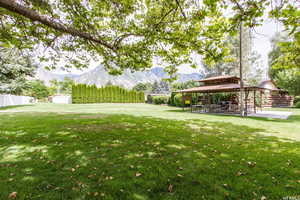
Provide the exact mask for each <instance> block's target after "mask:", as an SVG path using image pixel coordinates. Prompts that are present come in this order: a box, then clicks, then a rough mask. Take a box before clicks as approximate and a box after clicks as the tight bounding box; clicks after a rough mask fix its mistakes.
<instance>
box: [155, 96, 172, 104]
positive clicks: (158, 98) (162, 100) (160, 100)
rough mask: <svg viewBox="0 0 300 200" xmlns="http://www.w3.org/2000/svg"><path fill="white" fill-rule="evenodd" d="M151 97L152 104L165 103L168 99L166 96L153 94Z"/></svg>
mask: <svg viewBox="0 0 300 200" xmlns="http://www.w3.org/2000/svg"><path fill="white" fill-rule="evenodd" d="M152 99H153V103H154V104H167V103H168V101H169V97H168V96H154V97H152Z"/></svg>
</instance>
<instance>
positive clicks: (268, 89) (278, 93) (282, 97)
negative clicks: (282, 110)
mask: <svg viewBox="0 0 300 200" xmlns="http://www.w3.org/2000/svg"><path fill="white" fill-rule="evenodd" d="M258 87H260V88H264V89H265V90H264V93H263V101H262V106H263V107H290V106H293V97H292V96H290V95H289V94H288V92H287V91H285V90H282V89H280V88H278V87H277V86H276V84H275V83H274V81H272V80H266V81H263V82H261V83H260V84H259V85H258Z"/></svg>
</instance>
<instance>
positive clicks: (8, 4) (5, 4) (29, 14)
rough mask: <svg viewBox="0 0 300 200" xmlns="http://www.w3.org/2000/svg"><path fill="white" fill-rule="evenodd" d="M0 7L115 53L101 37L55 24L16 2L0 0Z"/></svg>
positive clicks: (53, 21)
mask: <svg viewBox="0 0 300 200" xmlns="http://www.w3.org/2000/svg"><path fill="white" fill-rule="evenodd" d="M0 7H2V8H5V9H7V10H9V11H11V12H14V13H17V14H19V15H22V16H23V17H25V18H28V19H30V20H32V21H38V22H40V23H41V24H44V25H45V26H48V27H50V28H53V29H55V30H56V31H59V32H62V33H68V34H70V35H72V36H75V37H80V38H82V39H85V40H88V41H92V42H95V43H98V44H100V45H102V46H104V47H106V48H108V49H111V50H113V51H115V50H116V49H115V47H114V46H112V45H111V44H109V43H107V42H106V41H105V40H104V39H103V38H101V37H94V36H92V35H90V34H89V33H86V32H82V31H80V30H77V29H75V28H73V27H70V26H67V25H65V24H62V23H58V22H55V20H54V19H52V18H50V17H47V16H44V15H41V14H40V13H38V12H36V11H34V10H32V9H30V8H27V7H25V6H23V5H20V4H18V3H17V2H16V0H0Z"/></svg>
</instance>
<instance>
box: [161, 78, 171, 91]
mask: <svg viewBox="0 0 300 200" xmlns="http://www.w3.org/2000/svg"><path fill="white" fill-rule="evenodd" d="M159 88H160V91H161V92H162V93H167V92H169V91H170V87H169V83H168V82H166V81H163V80H162V81H160V82H159Z"/></svg>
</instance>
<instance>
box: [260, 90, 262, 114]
mask: <svg viewBox="0 0 300 200" xmlns="http://www.w3.org/2000/svg"><path fill="white" fill-rule="evenodd" d="M262 107H263V99H262V91H261V90H260V111H262Z"/></svg>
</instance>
